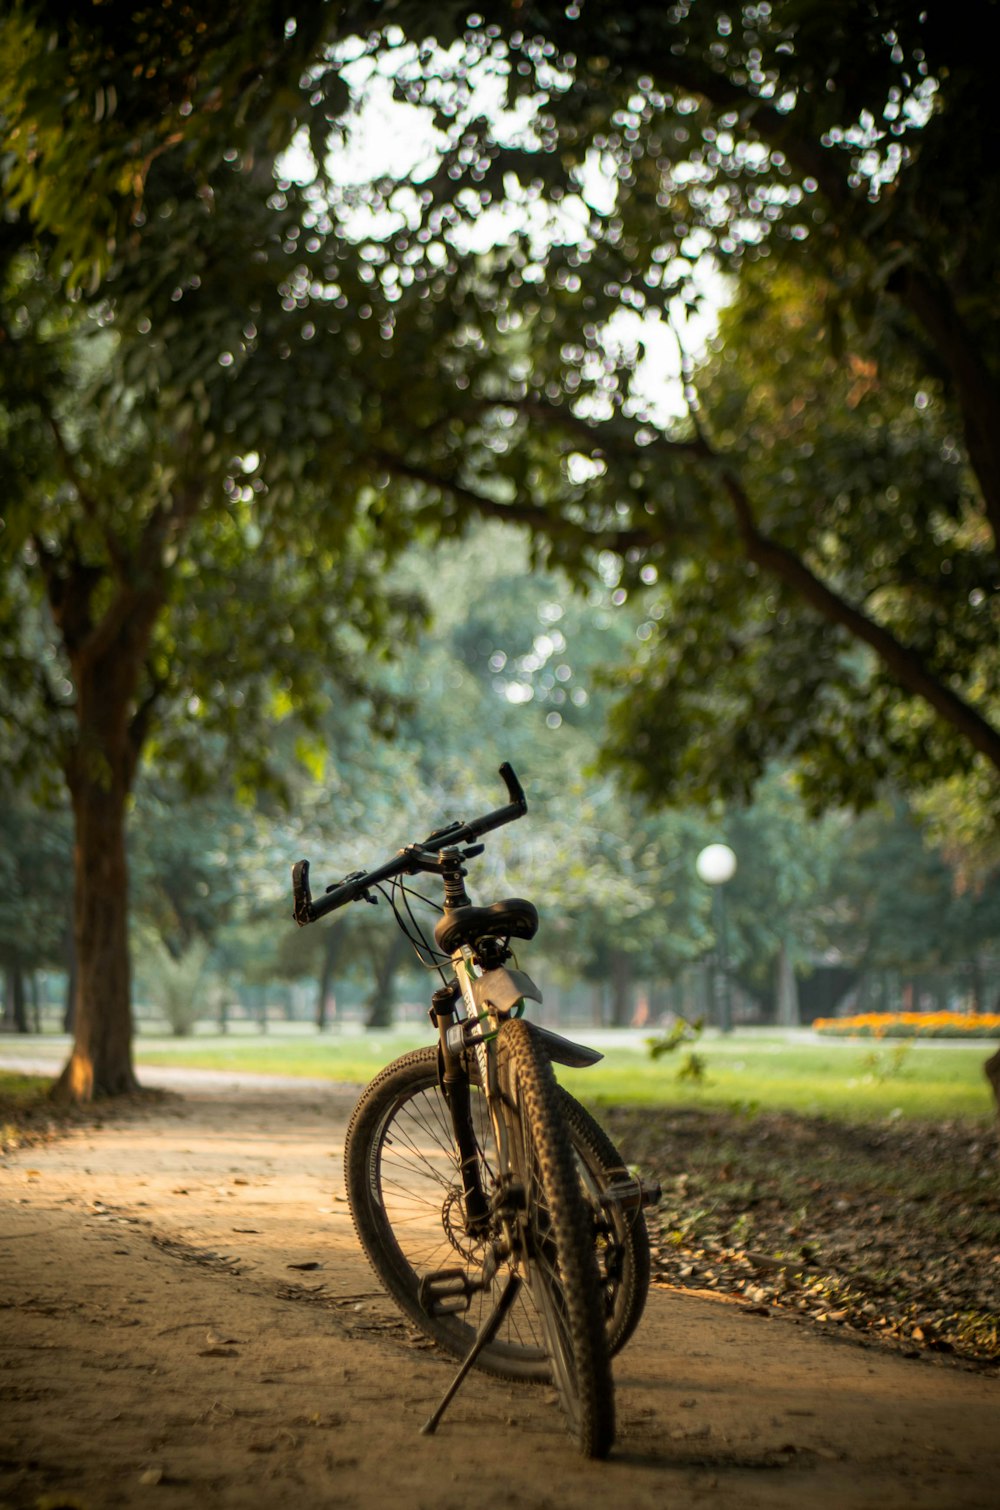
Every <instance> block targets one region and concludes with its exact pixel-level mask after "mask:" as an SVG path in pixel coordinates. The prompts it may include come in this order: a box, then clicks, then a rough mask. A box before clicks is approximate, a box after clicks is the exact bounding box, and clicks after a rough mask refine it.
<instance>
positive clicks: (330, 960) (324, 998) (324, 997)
mask: <svg viewBox="0 0 1000 1510" xmlns="http://www.w3.org/2000/svg"><path fill="white" fill-rule="evenodd" d="M339 952H340V930H339V929H338V928H336V927H333V928H327V930H326V932H325V933H324V935H323V954H322V957H321V960H320V968H319V982H318V987H317V992H316V1027H317V1028H318V1029H319V1031H320V1032H321V1033H322V1032H323V1031H324V1029H325V1028H326V1027H327V1021H328V1011H329V1000H330V983H331V981H332V980H333V967H334V965H335V964H336V962H337V955H338V954H339Z"/></svg>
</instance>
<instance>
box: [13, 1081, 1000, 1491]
mask: <svg viewBox="0 0 1000 1510" xmlns="http://www.w3.org/2000/svg"><path fill="white" fill-rule="evenodd" d="M147 1078H149V1079H152V1078H153V1077H152V1076H148V1077H147ZM187 1085H188V1087H189V1089H188V1090H187V1091H186V1092H185V1094H184V1097H183V1099H180V1098H179V1097H177V1096H170V1097H168V1098H167V1099H165V1100H164V1101H163V1102H161V1103H160V1104H157V1105H153V1106H150V1105H143V1106H140V1107H137V1108H135V1109H134V1110H132V1111H130V1112H129V1113H127V1114H126V1115H125V1116H124V1117H122V1118H118V1117H116V1118H114V1119H112V1120H111V1121H109V1122H108V1123H107V1124H106V1125H105V1126H103V1127H100V1128H96V1129H88V1130H81V1131H76V1132H73V1133H70V1134H68V1135H67V1136H65V1137H63V1138H61V1139H60V1140H58V1141H56V1142H53V1143H50V1144H48V1145H46V1146H42V1147H35V1148H28V1149H25V1150H23V1151H21V1152H19V1153H15V1154H13V1155H11V1156H10V1157H9V1158H8V1159H7V1160H6V1161H5V1162H4V1164H3V1165H2V1166H0V1203H2V1204H0V1507H11V1510H22V1507H32V1510H59V1507H78V1510H102V1507H116V1510H117V1507H124V1510H130V1507H139V1506H142V1507H155V1510H181V1507H184V1510H187V1507H193V1506H203V1505H205V1506H211V1507H216V1506H218V1507H233V1510H235V1507H240V1510H248V1507H257V1506H265V1507H271V1506H274V1507H279V1506H280V1507H282V1510H287V1507H289V1506H290V1505H294V1506H295V1507H296V1510H312V1507H314V1506H315V1507H326V1506H331V1507H332V1506H355V1505H363V1506H368V1505H373V1506H374V1505H383V1504H391V1505H392V1506H394V1507H398V1510H409V1507H421V1510H423V1507H427V1510H431V1507H434V1510H452V1507H455V1510H458V1507H459V1506H461V1507H463V1510H465V1507H467V1506H468V1504H469V1503H470V1502H474V1503H475V1504H476V1505H477V1507H500V1506H503V1507H505V1510H506V1507H509V1506H511V1505H515V1504H516V1505H518V1506H522V1507H531V1510H534V1507H539V1510H541V1507H550V1506H551V1507H553V1510H555V1507H560V1510H561V1507H574V1510H575V1507H581V1510H582V1507H584V1506H586V1507H587V1510H592V1507H593V1506H594V1505H595V1504H600V1503H612V1504H617V1505H618V1506H621V1507H631V1506H637V1507H650V1510H652V1507H654V1506H655V1507H656V1510H663V1507H664V1506H678V1507H680V1506H684V1507H686V1506H704V1507H709V1510H711V1507H716V1506H718V1507H726V1510H728V1507H733V1510H736V1507H740V1510H746V1507H751V1510H753V1507H761V1510H763V1507H768V1510H771V1507H796V1510H797V1507H801V1506H806V1505H808V1506H809V1507H811V1510H827V1507H830V1510H832V1507H834V1506H836V1507H838V1510H844V1507H847V1510H867V1507H872V1510H875V1507H879V1510H893V1507H900V1510H902V1507H904V1506H905V1507H906V1510H922V1507H926V1510H950V1507H958V1506H982V1507H987V1506H988V1507H990V1510H994V1507H995V1506H996V1505H997V1503H998V1499H1000V1491H998V1484H1000V1411H998V1404H1000V1397H998V1383H997V1380H996V1378H995V1377H987V1376H984V1375H981V1374H975V1373H969V1372H964V1371H962V1370H960V1369H957V1368H955V1367H954V1366H949V1365H948V1363H947V1362H937V1363H933V1362H927V1361H923V1360H917V1359H912V1360H911V1359H907V1358H901V1357H898V1356H893V1355H887V1354H884V1353H881V1352H879V1351H877V1350H874V1349H867V1348H863V1347H859V1346H858V1345H857V1344H855V1343H849V1342H847V1341H841V1340H839V1339H838V1338H836V1337H827V1336H821V1335H817V1334H815V1333H814V1332H810V1331H808V1330H806V1329H805V1328H800V1327H799V1326H797V1325H796V1324H795V1322H794V1321H793V1320H791V1319H788V1318H782V1317H780V1316H773V1315H772V1316H761V1315H755V1314H752V1313H751V1312H748V1311H746V1310H744V1309H741V1308H740V1306H739V1305H737V1304H736V1303H733V1302H727V1301H726V1300H724V1299H720V1298H719V1297H717V1296H711V1297H710V1296H700V1295H692V1294H691V1293H690V1292H683V1293H682V1292H677V1291H672V1290H666V1289H661V1290H654V1292H653V1293H652V1295H651V1296H650V1301H649V1305H648V1307H647V1310H646V1315H645V1318H644V1321H643V1324H642V1326H641V1327H640V1329H639V1332H638V1334H637V1336H636V1338H635V1339H634V1340H633V1342H632V1343H631V1344H630V1345H629V1347H628V1348H627V1349H626V1351H625V1352H624V1353H623V1354H622V1355H621V1356H620V1357H619V1358H618V1359H617V1360H616V1367H615V1376H616V1386H617V1399H618V1415H619V1441H618V1445H617V1447H616V1449H615V1452H614V1454H613V1456H612V1457H611V1459H610V1460H609V1461H607V1462H605V1463H598V1464H594V1463H587V1462H584V1461H583V1460H582V1459H580V1458H578V1457H577V1455H576V1453H575V1450H574V1448H573V1445H572V1443H571V1442H570V1441H569V1439H568V1437H567V1436H566V1435H565V1434H564V1432H563V1429H562V1423H561V1417H560V1413H559V1410H558V1406H557V1405H556V1403H555V1398H554V1395H553V1394H552V1392H551V1390H549V1389H547V1388H539V1387H530V1386H513V1385H506V1384H503V1383H498V1382H496V1381H494V1380H491V1379H489V1378H486V1377H485V1376H474V1377H473V1378H472V1379H471V1380H470V1381H469V1382H468V1383H467V1384H466V1386H465V1387H464V1389H463V1390H462V1391H461V1393H460V1394H459V1396H458V1398H457V1400H456V1401H455V1403H454V1404H453V1406H452V1408H451V1410H450V1412H449V1414H448V1416H447V1417H446V1419H445V1422H444V1424H443V1425H442V1427H441V1429H440V1431H439V1433H438V1434H437V1436H435V1437H433V1438H427V1437H422V1436H421V1435H420V1434H419V1428H420V1425H421V1423H422V1421H423V1420H424V1419H425V1418H426V1416H427V1415H428V1413H429V1409H430V1407H431V1405H432V1404H433V1402H434V1401H435V1400H436V1399H437V1397H438V1396H439V1395H440V1393H441V1392H442V1391H443V1389H444V1387H445V1385H446V1383H447V1382H448V1379H449V1378H450V1375H451V1371H452V1365H451V1364H449V1363H448V1362H447V1361H446V1360H443V1359H441V1358H440V1357H438V1356H437V1355H436V1354H435V1353H434V1352H433V1351H432V1350H429V1349H428V1347H427V1346H426V1345H425V1344H424V1343H423V1342H422V1341H421V1340H420V1339H419V1337H417V1335H416V1334H415V1333H414V1332H413V1330H412V1329H411V1328H410V1326H409V1325H408V1324H407V1323H406V1322H404V1321H403V1320H402V1319H400V1318H398V1317H397V1314H396V1312H395V1310H394V1308H393V1306H392V1304H391V1303H390V1302H389V1301H388V1300H386V1299H384V1298H383V1297H382V1295H381V1294H380V1292H379V1290H378V1287H377V1284H376V1282H375V1281H374V1279H373V1277H372V1275H371V1274H370V1272H369V1270H368V1267H367V1265H366V1263H365V1261H364V1259H363V1257H362V1256H361V1255H360V1253H359V1252H358V1250H357V1247H356V1244H355V1240H354V1236H353V1229H352V1226H351V1220H350V1216H349V1214H348V1211H347V1206H346V1204H345V1200H344V1194H343V1179H342V1174H341V1167H340V1160H341V1152H342V1140H343V1134H344V1130H345V1127H346V1120H347V1117H348V1115H349V1112H350V1107H351V1103H352V1100H353V1095H354V1092H352V1091H349V1090H343V1089H337V1088H331V1087H329V1086H320V1085H318V1084H316V1083H312V1084H308V1085H303V1083H302V1082H296V1083H285V1084H282V1083H278V1082H260V1081H254V1080H252V1079H247V1078H245V1077H244V1078H242V1079H239V1080H237V1079H234V1077H232V1076H215V1077H205V1076H197V1075H195V1074H192V1073H190V1072H189V1073H188V1075H187Z"/></svg>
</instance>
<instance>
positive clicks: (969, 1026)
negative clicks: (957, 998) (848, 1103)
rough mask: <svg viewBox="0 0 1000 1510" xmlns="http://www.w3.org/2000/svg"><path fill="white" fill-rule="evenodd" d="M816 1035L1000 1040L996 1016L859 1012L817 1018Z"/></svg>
mask: <svg viewBox="0 0 1000 1510" xmlns="http://www.w3.org/2000/svg"><path fill="white" fill-rule="evenodd" d="M813 1028H814V1029H815V1031H816V1032H817V1033H819V1034H821V1035H823V1036H824V1037H827V1038H1000V1015H998V1014H997V1013H996V1012H977V1013H967V1012H862V1013H859V1014H858V1015H857V1016H856V1017H817V1018H816V1021H815V1022H814V1023H813Z"/></svg>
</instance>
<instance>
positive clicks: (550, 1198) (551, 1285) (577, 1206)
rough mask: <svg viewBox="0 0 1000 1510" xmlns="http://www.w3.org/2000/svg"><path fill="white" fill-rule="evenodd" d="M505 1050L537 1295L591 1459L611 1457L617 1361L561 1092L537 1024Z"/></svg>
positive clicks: (504, 1042) (505, 1040)
mask: <svg viewBox="0 0 1000 1510" xmlns="http://www.w3.org/2000/svg"><path fill="white" fill-rule="evenodd" d="M497 1045H498V1055H499V1059H498V1064H499V1071H500V1080H501V1084H502V1086H503V1087H504V1091H505V1100H506V1107H507V1113H508V1116H509V1118H510V1124H509V1126H510V1132H511V1134H512V1156H514V1157H516V1159H517V1161H518V1162H520V1164H521V1168H520V1171H519V1173H520V1175H521V1178H522V1180H523V1182H524V1186H525V1194H526V1202H527V1209H526V1212H525V1220H526V1222H527V1223H528V1225H529V1227H530V1229H531V1232H532V1241H533V1244H534V1247H535V1254H534V1256H533V1258H532V1260H531V1265H530V1268H531V1285H532V1291H533V1296H534V1297H535V1299H536V1304H537V1305H538V1306H539V1309H540V1310H541V1311H542V1312H543V1313H544V1316H545V1318H546V1320H545V1326H546V1331H547V1334H548V1340H549V1344H550V1348H551V1349H552V1351H553V1373H554V1377H555V1382H556V1387H557V1389H558V1391H559V1394H560V1398H561V1401H562V1405H563V1409H564V1410H565V1412H566V1415H567V1418H568V1420H569V1423H570V1429H571V1431H572V1433H573V1435H574V1437H575V1438H576V1441H577V1445H578V1446H579V1448H580V1450H581V1452H582V1453H583V1454H584V1456H585V1457H590V1458H601V1457H605V1456H606V1455H607V1453H608V1452H609V1451H610V1449H611V1446H612V1444H613V1442H614V1434H615V1407H614V1386H613V1384H612V1378H611V1360H610V1354H609V1351H608V1343H607V1336H606V1331H605V1324H604V1309H603V1301H602V1295H601V1286H600V1278H599V1275H598V1268H597V1261H596V1258H595V1255H594V1245H593V1239H592V1222H591V1217H590V1214H589V1212H588V1209H587V1206H586V1204H585V1201H584V1198H583V1195H582V1192H581V1190H580V1184H579V1179H578V1176H577V1171H576V1166H575V1162H574V1155H573V1148H572V1144H571V1142H570V1138H569V1134H568V1132H567V1129H566V1126H565V1123H564V1122H563V1120H562V1117H561V1114H560V1107H559V1096H558V1086H557V1084H556V1079H555V1075H554V1074H553V1071H552V1065H551V1063H550V1062H549V1058H548V1055H547V1054H546V1052H545V1050H544V1048H543V1047H542V1045H541V1043H540V1042H539V1040H538V1038H537V1037H536V1036H535V1034H534V1032H533V1030H532V1027H531V1024H530V1023H528V1022H525V1021H524V1020H523V1019H521V1020H512V1021H509V1022H505V1023H504V1024H503V1025H502V1026H501V1028H500V1032H499V1034H498V1038H497ZM515 1151H516V1154H515ZM556 1354H559V1355H561V1357H560V1358H557V1357H556V1356H555V1355H556Z"/></svg>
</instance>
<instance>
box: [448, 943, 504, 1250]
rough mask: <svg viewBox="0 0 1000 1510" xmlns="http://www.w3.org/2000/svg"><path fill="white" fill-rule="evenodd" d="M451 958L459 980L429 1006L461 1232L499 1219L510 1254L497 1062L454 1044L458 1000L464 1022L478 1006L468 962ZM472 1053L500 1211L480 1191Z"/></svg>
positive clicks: (477, 1048)
mask: <svg viewBox="0 0 1000 1510" xmlns="http://www.w3.org/2000/svg"><path fill="white" fill-rule="evenodd" d="M464 952H465V951H464V950H463V951H462V954H463V957H461V958H459V957H458V955H456V957H455V966H456V975H457V977H458V978H457V979H456V980H455V981H453V982H452V983H451V984H450V985H447V986H444V987H442V988H441V989H440V990H438V991H435V992H434V995H433V997H432V1000H431V1015H432V1016H433V1018H434V1021H435V1025H436V1026H437V1030H438V1066H439V1075H440V1080H441V1090H442V1092H443V1094H444V1098H445V1101H446V1102H447V1104H448V1111H449V1113H450V1115H451V1125H452V1132H453V1134H454V1137H455V1146H456V1148H457V1149H458V1155H459V1171H460V1174H461V1180H462V1201H463V1207H464V1211H465V1230H466V1232H467V1233H468V1234H469V1235H470V1236H483V1235H485V1234H486V1232H487V1231H488V1229H489V1226H490V1220H491V1217H493V1216H494V1215H498V1216H499V1217H500V1221H501V1225H502V1228H503V1233H504V1246H505V1249H506V1251H507V1252H510V1250H511V1247H512V1246H513V1244H512V1233H511V1231H510V1218H511V1214H512V1213H511V1212H509V1211H508V1210H507V1209H506V1207H507V1206H509V1205H510V1204H511V1203H510V1201H508V1200H507V1199H506V1198H505V1192H506V1187H507V1186H508V1185H509V1183H510V1182H509V1178H505V1171H509V1169H510V1159H509V1156H508V1147H507V1142H508V1139H507V1127H506V1123H505V1121H504V1119H503V1117H502V1116H500V1115H499V1114H498V1112H499V1103H500V1089H499V1085H498V1083H497V1060H496V1054H494V1053H490V1051H489V1048H488V1047H487V1045H486V1044H485V1043H484V1042H482V1040H480V1041H478V1042H476V1043H475V1044H470V1045H468V1046H467V1047H464V1048H460V1047H459V1046H458V1045H457V1044H456V1035H455V1034H454V1033H450V1032H449V1030H450V1029H453V1028H455V1027H456V1024H457V1023H459V1022H460V1021H461V1020H462V1019H461V1017H460V1015H459V1011H458V1004H459V1000H460V999H462V998H464V1005H465V1009H466V1011H465V1021H466V1022H468V1021H470V1020H471V1019H473V1018H475V1017H476V1016H477V1015H478V1014H477V1010H476V1005H475V1002H474V999H473V996H472V990H471V985H470V984H469V983H470V981H471V979H472V975H471V972H472V963H471V959H468V960H467V959H466V958H464ZM469 1053H474V1054H475V1055H476V1057H477V1061H478V1066H479V1081H480V1085H481V1087H482V1090H483V1093H484V1095H485V1097H486V1104H487V1107H488V1109H489V1114H490V1120H491V1123H492V1127H493V1137H494V1142H495V1145H496V1149H497V1165H498V1167H497V1174H498V1182H499V1184H498V1190H497V1192H496V1193H495V1196H494V1200H496V1199H497V1198H499V1202H500V1206H499V1210H497V1211H494V1208H493V1206H492V1205H491V1202H490V1200H489V1199H488V1198H487V1195H486V1192H485V1191H484V1189H483V1182H482V1173H481V1151H480V1148H479V1144H478V1142H477V1140H476V1135H475V1130H474V1128H473V1123H472V1095H471V1091H470V1086H469V1072H468V1069H467V1056H468V1054H469Z"/></svg>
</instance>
